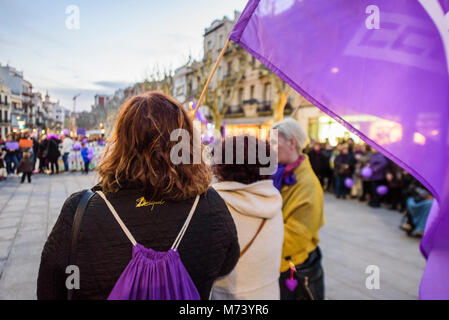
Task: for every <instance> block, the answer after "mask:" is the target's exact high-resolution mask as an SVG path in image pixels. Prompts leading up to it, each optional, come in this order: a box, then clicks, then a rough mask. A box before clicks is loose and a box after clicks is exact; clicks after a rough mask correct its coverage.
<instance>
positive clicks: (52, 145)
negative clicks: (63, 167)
mask: <svg viewBox="0 0 449 320" xmlns="http://www.w3.org/2000/svg"><path fill="white" fill-rule="evenodd" d="M58 146H59V140H56V139H50V140H49V141H48V154H47V157H48V159H49V160H50V161H56V160H58V158H59V156H60V155H61V152H60V151H59V147H58Z"/></svg>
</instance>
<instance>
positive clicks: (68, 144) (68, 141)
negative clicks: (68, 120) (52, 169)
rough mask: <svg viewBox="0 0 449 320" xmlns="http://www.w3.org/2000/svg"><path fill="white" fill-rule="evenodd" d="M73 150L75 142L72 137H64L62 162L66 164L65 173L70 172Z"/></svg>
mask: <svg viewBox="0 0 449 320" xmlns="http://www.w3.org/2000/svg"><path fill="white" fill-rule="evenodd" d="M72 150H73V140H72V138H70V136H68V135H67V136H66V135H63V136H62V162H64V171H65V172H68V171H69V169H70V168H69V161H68V159H69V154H70V152H71V151H72Z"/></svg>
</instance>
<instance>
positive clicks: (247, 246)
mask: <svg viewBox="0 0 449 320" xmlns="http://www.w3.org/2000/svg"><path fill="white" fill-rule="evenodd" d="M265 222H267V219H263V221H262V223H261V224H260V226H259V229H257V232H256V234H255V235H254V237H253V238H252V239H251V241H250V242H249V243H248V244H247V245H246V247H245V248H243V250H242V252H240V258H241V257H242V256H243V255H244V254H245V252H246V251H248V249H249V247H251V245H252V244H253V242H254V240H256V238H257V235H258V234H259V233H260V231H262V228H263V226H264V224H265Z"/></svg>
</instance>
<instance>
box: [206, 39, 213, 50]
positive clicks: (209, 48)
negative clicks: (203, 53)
mask: <svg viewBox="0 0 449 320" xmlns="http://www.w3.org/2000/svg"><path fill="white" fill-rule="evenodd" d="M211 49H212V40H209V41H207V50H211Z"/></svg>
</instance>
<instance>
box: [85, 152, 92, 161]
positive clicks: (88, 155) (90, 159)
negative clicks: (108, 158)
mask: <svg viewBox="0 0 449 320" xmlns="http://www.w3.org/2000/svg"><path fill="white" fill-rule="evenodd" d="M93 158H94V155H93V154H92V153H88V154H87V159H89V161H92V159H93Z"/></svg>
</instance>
